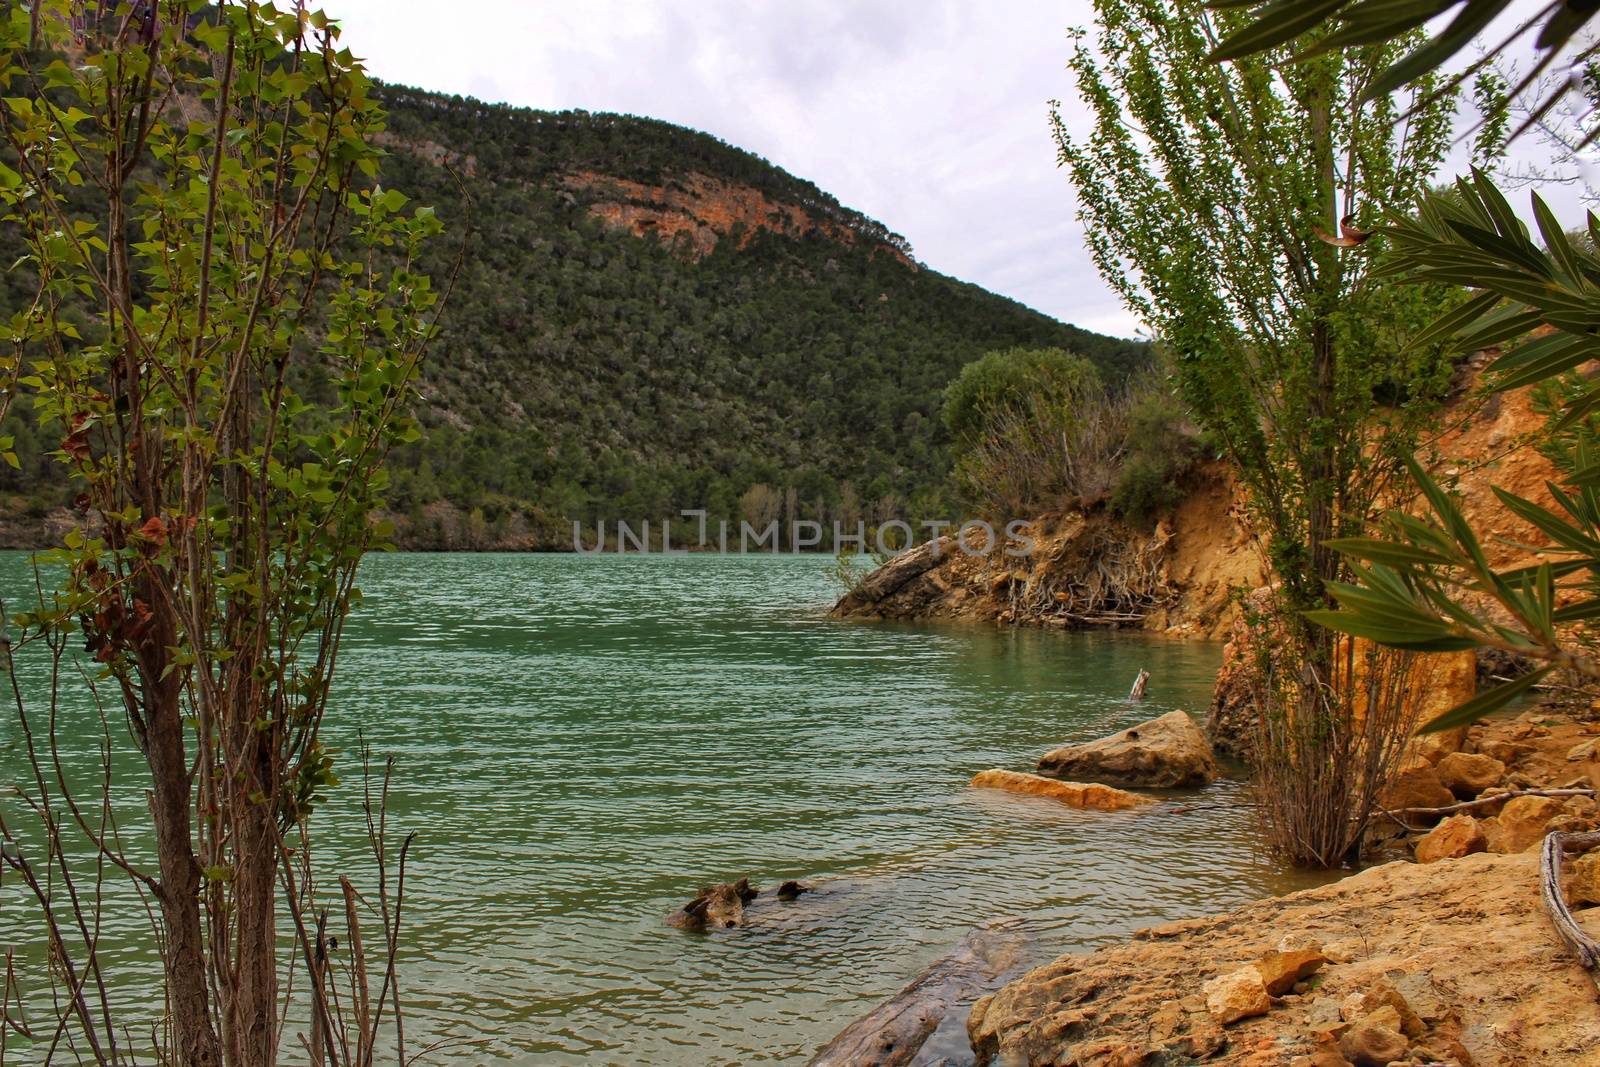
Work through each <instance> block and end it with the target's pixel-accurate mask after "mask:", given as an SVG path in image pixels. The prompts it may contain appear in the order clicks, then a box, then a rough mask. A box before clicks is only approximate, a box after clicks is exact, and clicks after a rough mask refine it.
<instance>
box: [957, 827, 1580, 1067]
mask: <svg viewBox="0 0 1600 1067" xmlns="http://www.w3.org/2000/svg"><path fill="white" fill-rule="evenodd" d="M1578 914H1579V916H1580V921H1582V922H1583V923H1584V924H1585V925H1586V928H1587V929H1588V930H1589V931H1590V932H1591V933H1592V934H1594V935H1596V936H1600V910H1596V909H1589V910H1588V911H1587V912H1579V913H1578ZM1302 974H1303V975H1304V976H1303V977H1301V975H1302ZM1274 979H1276V981H1274ZM1274 991H1275V992H1274ZM968 1029H969V1033H970V1035H971V1037H972V1043H973V1047H974V1049H975V1050H976V1051H977V1052H978V1055H979V1062H980V1063H983V1064H1001V1065H1004V1067H1023V1065H1027V1067H1045V1065H1050V1067H1166V1065H1172V1067H1176V1065H1178V1064H1190V1063H1196V1062H1207V1063H1219V1064H1253V1065H1261V1067H1268V1065H1272V1067H1281V1065H1291V1067H1341V1065H1345V1064H1350V1063H1354V1064H1357V1065H1362V1067H1366V1065H1372V1064H1376V1065H1379V1067H1383V1065H1386V1064H1392V1063H1399V1064H1459V1065H1461V1067H1467V1065H1471V1064H1475V1065H1478V1067H1491V1065H1493V1067H1537V1065H1546V1064H1550V1065H1554V1064H1568V1065H1572V1067H1593V1065H1597V1064H1600V1000H1597V997H1596V990H1595V985H1594V983H1593V982H1592V981H1591V980H1590V978H1589V977H1588V976H1587V975H1586V974H1585V972H1584V971H1583V970H1582V969H1581V968H1579V967H1578V965H1577V964H1576V963H1575V962H1574V961H1573V957H1572V955H1571V953H1570V952H1569V951H1568V950H1567V948H1566V947H1565V946H1564V945H1563V944H1562V943H1561V942H1560V941H1559V940H1558V939H1557V937H1556V935H1555V932H1554V930H1553V929H1552V927H1551V925H1550V921H1549V918H1548V917H1547V915H1546V914H1545V912H1544V910H1543V909H1542V907H1541V905H1540V900H1539V890H1538V857H1537V855H1536V854H1534V853H1518V854H1515V855H1495V854H1490V853H1483V854H1478V855H1474V856H1469V857H1467V858H1465V859H1459V860H1451V861H1447V862H1442V863H1439V864H1434V865H1430V866H1423V865H1419V864H1414V863H1405V862H1395V863H1390V864H1386V865H1384V866H1381V867H1375V868H1371V869H1369V870H1366V871H1363V872H1362V873H1360V874H1358V875H1355V876H1353V877H1350V878H1347V879H1345V880H1343V881H1341V882H1337V883H1334V884H1332V885H1329V886H1324V887H1322V888H1320V889H1313V890H1308V891H1306V892H1302V893H1295V894H1292V895H1290V896H1287V897H1281V898H1278V899H1275V900H1266V901H1261V902H1259V903H1256V904H1252V905H1250V906H1248V907H1246V908H1242V909H1240V910H1239V911H1236V912H1233V913H1231V914H1228V915H1223V916H1218V917H1214V918H1207V919H1195V920H1192V921H1189V922H1182V923H1175V924H1171V925H1167V926H1162V927H1156V928H1153V929H1150V930H1147V931H1144V932H1142V933H1141V934H1139V935H1137V936H1136V937H1135V938H1134V940H1132V941H1131V942H1129V943H1126V944H1122V945H1118V946H1115V947H1112V948H1108V949H1104V950H1101V951H1099V952H1095V953H1091V954H1089V955H1083V956H1066V957H1063V958H1061V959H1059V960H1056V961H1055V962H1054V963H1051V964H1048V965H1046V966H1044V967H1041V968H1038V969H1037V970H1034V971H1032V972H1030V973H1029V974H1027V975H1025V976H1024V977H1022V978H1020V979H1018V980H1017V981H1015V982H1012V983H1011V984H1010V985H1008V986H1006V987H1005V988H1004V989H1002V990H1000V991H999V992H998V993H995V994H993V995H991V996H988V997H985V998H984V999H982V1000H980V1001H979V1002H978V1003H977V1005H976V1006H975V1007H974V1009H973V1011H972V1015H971V1018H970V1021H969V1024H968Z"/></svg>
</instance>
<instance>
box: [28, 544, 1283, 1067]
mask: <svg viewBox="0 0 1600 1067" xmlns="http://www.w3.org/2000/svg"><path fill="white" fill-rule="evenodd" d="M26 562H27V561H26V557H25V556H24V555H22V554H20V553H0V595H4V596H5V597H6V598H7V599H8V600H10V601H11V603H12V604H13V606H14V605H15V603H16V598H17V596H18V595H19V593H20V592H21V590H22V589H23V588H25V583H26V582H27V581H28V577H27V576H28V571H27V566H26ZM829 562H831V561H827V560H824V559H821V558H819V557H794V556H749V557H737V556H732V557H715V556H699V555H697V556H679V557H665V556H659V555H657V556H628V557H617V556H604V557H580V556H537V555H392V556H379V557H374V558H372V559H371V560H369V562H368V563H367V564H366V565H365V569H364V571H363V580H362V582H361V586H362V588H363V590H364V592H365V593H366V601H365V603H364V604H363V605H362V607H361V609H360V611H359V613H358V614H357V615H356V616H355V617H354V618H353V620H352V622H351V625H350V629H349V640H348V644H347V650H346V653H345V656H344V659H343V661H342V671H341V675H340V681H339V683H338V687H337V690H336V699H335V711H334V714H333V718H332V722H331V724H330V727H329V729H328V732H329V733H330V734H331V735H332V738H333V741H334V743H335V744H336V745H341V746H342V747H344V749H345V750H346V752H347V753H348V752H349V751H350V750H352V749H354V748H355V746H356V744H357V739H358V737H361V736H364V737H365V738H366V739H367V741H368V742H369V743H370V744H371V745H372V747H373V749H374V751H375V752H376V753H378V754H380V755H381V754H390V753H392V754H393V755H394V756H396V757H397V760H398V777H397V781H396V783H395V786H394V789H393V792H392V796H391V800H392V805H391V822H392V823H393V824H394V825H395V826H396V827H398V828H400V829H403V830H414V831H416V833H417V841H416V845H415V847H414V851H413V854H412V865H411V868H410V872H409V875H408V885H407V895H408V916H407V928H408V937H407V939H406V944H405V951H404V959H403V982H404V985H403V990H404V996H405V1002H406V1013H407V1038H408V1042H409V1043H410V1044H411V1045H412V1048H413V1050H415V1049H416V1048H420V1047H421V1046H423V1045H425V1044H429V1043H432V1042H436V1041H448V1042H451V1044H449V1045H448V1046H447V1047H446V1048H443V1049H441V1050H440V1051H439V1052H438V1053H437V1054H436V1055H434V1056H432V1057H430V1058H429V1060H427V1061H425V1062H442V1063H518V1064H582V1065H611V1064H616V1065H630V1067H632V1065H642V1064H651V1065H679V1064H681V1065H697V1067H698V1065H710V1064H714V1065H723V1064H745V1063H774V1064H799V1063H804V1062H805V1060H806V1059H807V1058H808V1057H809V1056H810V1055H811V1053H812V1052H814V1051H815V1050H816V1048H817V1047H818V1046H820V1045H821V1044H823V1043H824V1042H826V1041H827V1040H828V1039H829V1038H830V1037H831V1036H832V1035H833V1034H834V1033H836V1032H837V1031H838V1030H840V1029H841V1028H843V1027H844V1026H845V1025H847V1024H848V1023H849V1022H851V1021H852V1020H853V1019H855V1018H856V1017H858V1016H859V1015H861V1014H863V1013H864V1012H866V1011H867V1010H869V1009H870V1008H871V1007H872V1006H873V1005H874V1004H875V1003H876V1002H877V1001H879V1000H881V999H883V998H884V997H886V996H888V995H890V994H892V993H893V992H895V990H897V989H898V988H899V987H900V986H902V985H903V984H905V982H907V981H908V980H909V979H910V978H912V977H913V976H915V975H916V974H917V973H918V972H919V971H920V970H921V969H923V968H924V967H926V966H927V965H928V964H929V963H930V962H932V961H933V960H934V959H936V958H938V957H939V956H940V955H942V954H943V953H944V952H946V951H948V950H949V949H950V948H951V947H952V946H953V945H954V944H955V943H956V942H957V941H958V940H960V938H961V937H962V936H963V935H964V934H965V933H967V932H968V931H969V930H970V929H972V927H974V926H975V925H976V924H978V923H980V922H983V921H985V920H990V919H996V918H1002V917H1015V918H1016V919H1018V920H1019V925H1020V928H1021V929H1022V930H1023V931H1024V932H1025V934H1026V936H1027V938H1028V946H1029V948H1028V952H1029V958H1030V960H1032V961H1034V962H1040V961H1043V960H1045V959H1048V958H1050V957H1052V956H1054V955H1057V954H1059V953H1061V952H1065V951H1071V950H1074V949H1080V948H1085V947H1091V946H1093V945H1096V944H1101V943H1105V942H1107V941H1109V940H1113V939H1115V938H1117V937H1119V936H1121V935H1124V934H1126V933H1127V932H1129V931H1131V930H1133V929H1136V928H1138V927H1141V926H1146V925H1150V924H1152V923H1157V922H1163V921H1166V920H1170V919H1175V918H1180V917H1185V916H1192V915H1197V914H1204V913H1208V912H1212V911H1217V910H1220V909H1225V908H1227V907H1229V906H1231V905H1234V904H1237V903H1239V902H1242V901H1245V900H1249V899H1253V898H1256V897H1259V896H1262V895H1266V894H1270V893H1274V892H1282V891H1286V890H1289V889H1292V888H1297V887H1298V886H1300V885H1304V884H1307V883H1306V882H1304V881H1303V880H1301V879H1300V877H1299V876H1295V875H1292V874H1289V873H1287V872H1285V871H1283V870H1281V869H1280V868H1278V867H1277V866H1275V865H1273V864H1271V863H1270V862H1268V861H1267V860H1265V859H1264V858H1262V857H1261V856H1260V854H1259V851H1258V849H1257V846H1256V835H1255V830H1254V816H1253V814H1252V813H1251V811H1250V810H1249V809H1248V807H1247V806H1245V805H1244V803H1243V800H1244V797H1243V790H1242V787H1241V785H1240V784H1239V783H1237V782H1233V781H1223V782H1219V783H1218V784H1217V785H1215V786H1213V787H1211V788H1209V789H1206V790H1204V791H1201V792H1199V793H1194V794H1187V795H1185V796H1184V797H1181V798H1178V800H1177V802H1176V803H1170V804H1169V803H1164V804H1162V805H1160V806H1157V807H1156V808H1154V809H1153V810H1149V811H1146V812H1140V813H1135V814H1129V813H1113V814H1101V813H1091V812H1079V811H1074V810H1071V809H1068V808H1065V807H1063V806H1061V805H1059V804H1057V803H1055V802H1053V801H1049V800H1041V799H1036V798H1026V797H1013V796H1009V795H1005V794H998V793H991V792H982V791H975V790H972V789H969V788H968V787H967V784H966V783H967V780H968V779H969V778H970V777H971V776H972V775H973V774H974V773H975V772H976V771H979V770H982V769H984V768H987V767H1011V768H1016V769H1029V768H1031V766H1032V763H1033V761H1034V760H1035V759H1036V758H1037V757H1038V756H1039V754H1041V753H1042V752H1044V751H1045V750H1046V749H1048V748H1050V747H1053V746H1055V745H1058V744H1061V743H1063V742H1068V741H1074V740H1087V739H1090V738H1093V737H1097V736H1099V735H1101V734H1104V733H1106V732H1108V731H1111V730H1115V729H1119V728H1121V727H1124V726H1127V725H1130V724H1132V723H1134V722H1136V721H1138V720H1140V719H1141V718H1146V717H1149V716H1151V715H1154V714H1160V713H1163V712H1166V711H1169V710H1171V709H1173V708H1183V709H1187V710H1191V711H1197V710H1200V709H1202V708H1203V707H1204V704H1205V701H1206V699H1207V697H1208V696H1209V692H1210V686H1211V680H1212V676H1213V674H1214V672H1215V670H1216V666H1217V663H1218V661H1219V658H1220V649H1219V648H1218V647H1217V646H1215V645H1210V644H1205V643H1179V642H1170V641H1162V640H1155V639H1148V638H1143V637H1139V636H1128V635H1105V634H1061V633H1053V632H1040V631H1008V630H997V629H991V628H980V627H968V626H942V627H935V626H911V625H891V624H863V623H845V622H837V621H832V620H829V619H827V618H825V617H824V616H825V612H826V609H827V607H828V606H829V604H830V603H831V601H832V599H833V597H834V595H835V594H836V592H837V590H836V588H835V586H834V585H833V584H832V582H831V580H830V579H829V578H828V577H826V576H825V574H824V571H825V569H826V565H827V564H828V563H829ZM1140 668H1144V669H1147V670H1149V671H1150V672H1151V674H1152V680H1151V684H1150V689H1149V697H1148V699H1147V700H1146V702H1145V703H1143V704H1142V705H1134V704H1130V703H1128V702H1127V701H1126V700H1125V699H1124V698H1125V695H1126V693H1127V690H1128V686H1129V684H1130V683H1131V682H1132V680H1133V677H1134V675H1135V674H1136V673H1137V671H1138V670H1139V669H1140ZM16 735H17V731H16V724H15V719H14V716H12V715H10V714H8V715H7V716H6V717H5V718H3V719H0V772H3V773H0V778H3V780H4V781H5V782H11V781H15V780H17V778H18V776H19V774H20V772H21V763H20V760H19V754H18V751H17V747H16V746H17V739H16ZM82 736H83V741H82V743H81V753H82V755H83V756H84V757H85V758H87V757H89V756H92V754H93V752H94V745H95V739H94V738H93V737H92V735H90V733H89V732H88V731H83V732H82ZM345 769H346V771H347V772H348V771H350V770H351V769H352V768H351V766H350V763H349V762H348V761H347V762H346V764H345ZM356 778H357V776H356V775H354V774H347V777H346V784H345V785H344V786H342V787H341V788H340V789H338V790H336V791H335V796H334V797H333V800H332V802H331V804H330V806H329V808H328V809H327V810H325V811H323V812H321V813H319V815H318V816H317V818H316V822H315V828H316V829H315V833H316V836H317V838H318V841H319V843H320V844H321V846H322V847H323V849H324V854H323V858H324V859H325V860H329V861H336V860H337V859H338V858H339V857H341V856H346V857H349V858H351V859H352V860H359V858H360V856H361V852H360V849H361V847H362V844H363V840H364V839H363V837H362V829H361V826H360V822H359V819H358V818H356V817H355V815H354V813H355V810H356V805H357V803H358V800H359V797H358V796H357V792H358V786H357V785H356V784H355V783H356ZM133 785H136V783H130V787H131V786H133ZM0 804H4V805H5V806H6V807H5V811H6V814H7V815H8V817H14V814H15V804H14V802H13V801H11V800H9V799H4V800H0ZM352 867H353V869H354V871H355V873H356V875H357V879H356V880H357V881H358V882H359V881H360V880H361V879H360V876H361V875H362V874H363V873H364V872H365V868H364V867H362V866H360V865H359V864H357V863H353V864H352ZM740 876H748V877H750V879H751V880H752V882H754V883H755V884H757V885H759V886H763V887H767V888H769V889H770V888H772V887H775V886H776V884H777V883H778V882H780V881H782V880H785V879H789V878H799V879H803V880H807V881H812V882H814V883H815V884H816V885H817V886H819V887H820V888H821V889H822V890H823V892H821V893H819V894H818V895H816V896H814V897H803V898H802V899H801V901H800V902H798V903H796V904H794V905H790V906H788V907H787V908H784V909H781V910H780V909H779V908H778V907H777V906H773V907H772V908H771V909H767V910H765V911H764V912H763V914H764V915H766V916H768V921H763V922H761V923H758V924H757V925H755V926H752V927H750V928H746V929H741V930H725V931H717V932H714V933H710V934H701V935H697V934H689V933H685V932H682V931H679V930H675V929H671V928H668V927H667V926H666V925H665V924H664V921H663V920H664V918H665V916H666V915H667V914H668V913H669V912H670V911H671V910H672V909H673V908H675V907H676V906H678V905H679V904H681V903H682V902H683V901H684V900H686V899H687V898H688V897H690V896H691V895H692V894H693V893H694V891H695V889H696V888H697V887H698V886H700V885H702V884H705V883H708V882H713V881H722V880H728V879H733V878H738V877H740ZM14 892H16V887H15V886H13V885H11V884H9V883H8V884H6V885H4V886H0V897H9V896H10V895H11V894H13V893H14ZM16 914H17V912H16V910H15V908H14V905H13V902H12V901H10V900H9V899H0V929H4V924H6V923H7V922H10V921H13V920H12V918H11V917H13V916H15V915H16ZM120 922H121V923H122V924H125V925H114V926H113V928H112V935H113V937H112V939H113V940H115V935H117V934H118V933H120V934H121V935H122V936H123V938H124V940H125V941H126V942H127V944H126V945H124V946H123V947H122V949H121V950H120V951H122V952H124V953H125V955H126V958H127V959H129V960H131V961H135V962H136V961H137V959H138V956H139V953H140V952H141V951H142V950H141V948H140V947H139V944H138V942H139V941H140V939H141V938H143V937H145V936H147V935H145V934H144V933H143V930H144V927H143V926H142V915H141V916H140V920H139V921H138V922H135V921H134V920H133V919H132V918H131V917H130V918H126V919H123V920H120ZM6 933H7V940H9V941H13V942H21V941H25V940H26V937H27V934H26V932H25V931H19V930H16V929H11V930H8V931H6ZM24 948H26V946H25V945H24ZM145 973H146V972H144V971H140V972H139V973H138V975H137V976H136V977H137V979H138V980H142V979H143V977H144V975H145ZM151 995H152V991H151V990H149V989H143V988H140V987H139V986H138V982H137V981H136V980H135V979H134V978H130V979H129V980H128V981H127V982H125V983H123V984H122V985H121V986H119V988H118V990H117V997H118V1000H119V1001H121V1002H123V1003H143V1004H148V1003H149V999H148V998H149V997H150V996H151ZM959 1022H960V1020H955V1021H954V1023H955V1025H954V1026H953V1027H952V1028H950V1029H949V1032H947V1033H941V1035H940V1036H939V1038H938V1040H937V1041H936V1042H935V1044H934V1046H932V1047H930V1050H929V1054H928V1057H926V1058H925V1059H924V1060H923V1061H919V1062H944V1061H942V1060H939V1059H938V1058H937V1057H938V1056H940V1055H949V1056H950V1057H951V1059H950V1060H949V1061H948V1062H950V1063H960V1062H962V1061H961V1055H960V1053H961V1049H960V1046H961V1041H960V1026H959ZM293 1052H294V1053H298V1052H299V1049H298V1047H296V1048H295V1049H294V1050H293ZM292 1055H293V1053H291V1059H290V1062H298V1061H296V1060H294V1059H293V1058H292Z"/></svg>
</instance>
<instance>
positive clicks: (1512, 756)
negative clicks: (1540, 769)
mask: <svg viewBox="0 0 1600 1067" xmlns="http://www.w3.org/2000/svg"><path fill="white" fill-rule="evenodd" d="M1478 751H1479V752H1482V753H1483V754H1484V755H1485V756H1493V757H1494V758H1495V759H1497V760H1499V761H1500V762H1501V763H1504V764H1505V765H1506V766H1507V767H1510V766H1512V765H1513V764H1515V763H1516V762H1517V761H1518V760H1519V759H1521V758H1522V757H1523V756H1526V755H1527V754H1528V753H1530V752H1532V751H1533V746H1532V745H1519V744H1517V743H1516V742H1515V741H1505V740H1501V739H1498V738H1497V739H1495V740H1492V741H1485V742H1483V743H1482V744H1480V745H1479V746H1478Z"/></svg>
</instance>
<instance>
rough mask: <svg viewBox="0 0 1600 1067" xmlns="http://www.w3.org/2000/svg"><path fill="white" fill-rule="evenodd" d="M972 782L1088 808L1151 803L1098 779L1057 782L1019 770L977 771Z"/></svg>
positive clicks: (1124, 808)
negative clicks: (1092, 780)
mask: <svg viewBox="0 0 1600 1067" xmlns="http://www.w3.org/2000/svg"><path fill="white" fill-rule="evenodd" d="M972 784H973V786H974V787H976V788H978V789H1004V790H1005V791H1006V792H1008V793H1023V794H1025V795H1027V796H1036V797H1050V798H1051V799H1053V800H1059V801H1061V802H1062V803H1064V804H1070V805H1072V806H1073V807H1075V808H1085V809H1087V810H1089V811H1127V810H1128V809H1130V808H1137V807H1141V806H1143V805H1145V804H1153V803H1155V801H1154V800H1153V799H1151V798H1150V797H1141V796H1138V795H1136V794H1134V793H1128V792H1125V791H1123V790H1121V789H1114V788H1112V787H1111V786H1109V785H1102V784H1100V783H1098V782H1061V781H1057V780H1056V779H1054V778H1041V777H1040V776H1039V775H1037V774H1024V773H1023V772H1021V771H1005V770H993V771H980V772H978V773H977V774H976V775H974V776H973V778H972Z"/></svg>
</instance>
